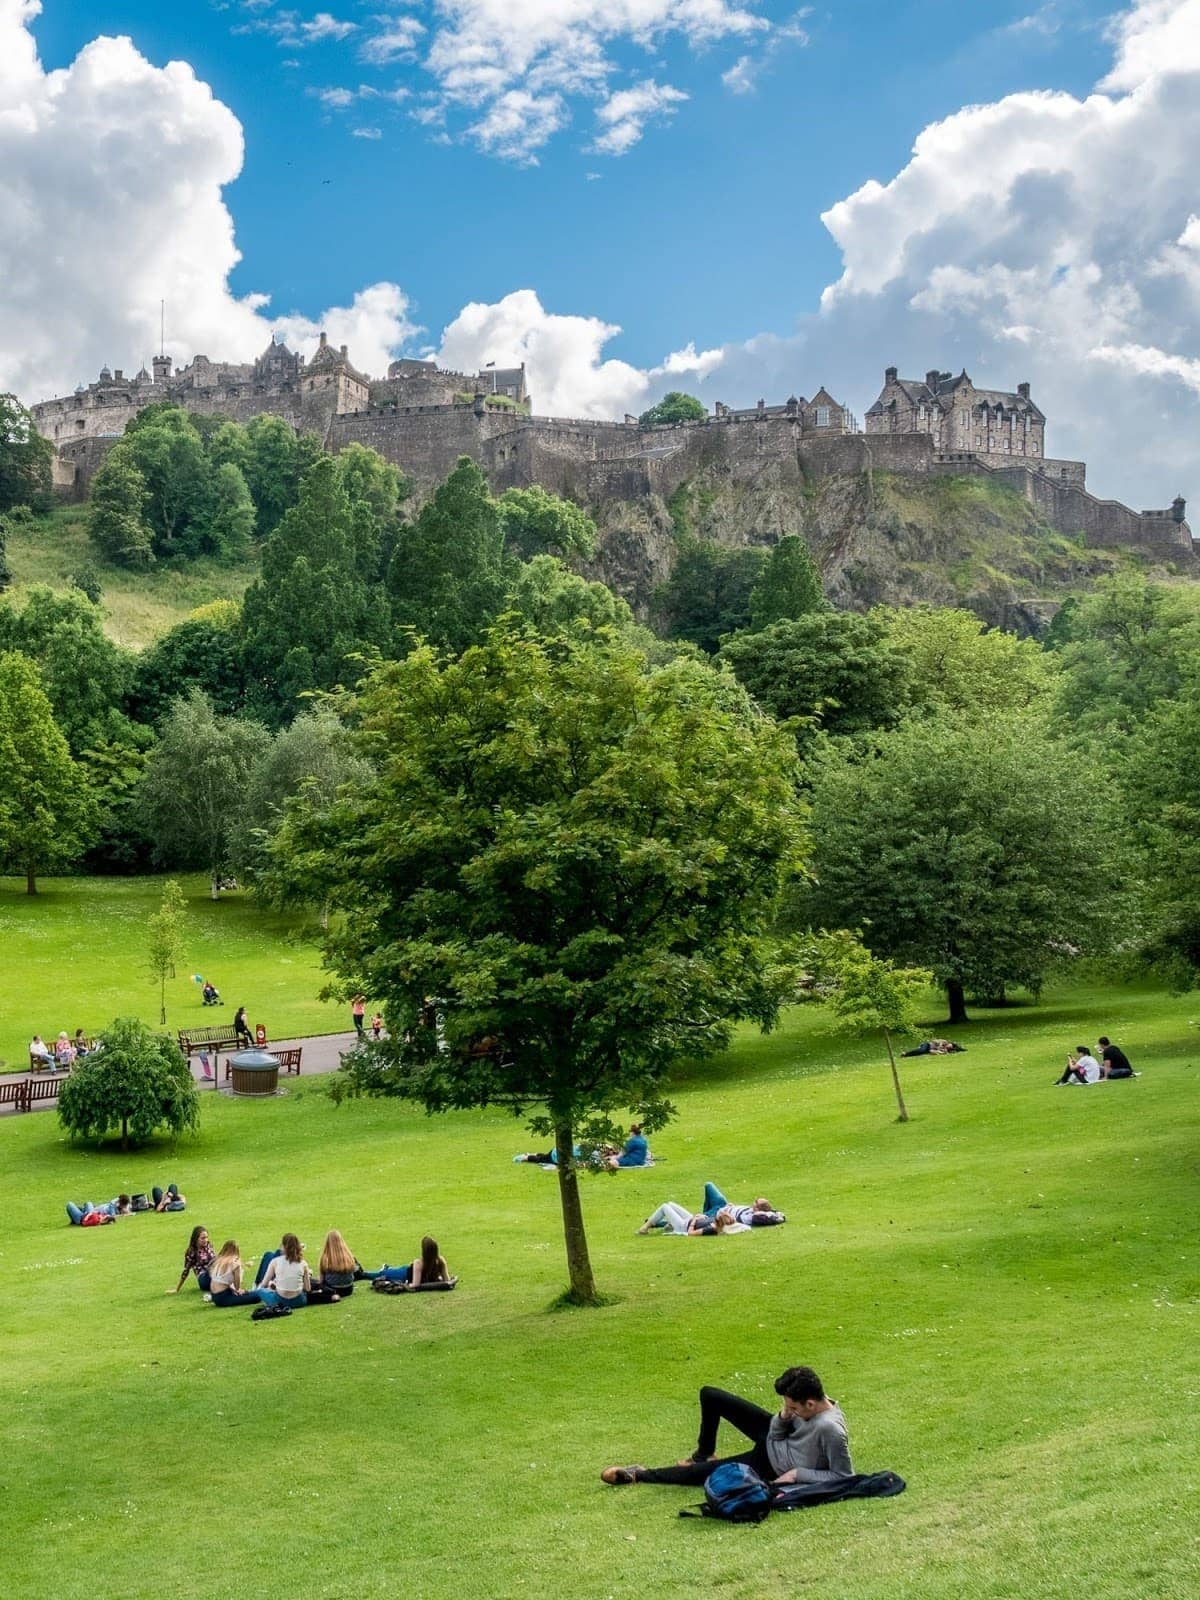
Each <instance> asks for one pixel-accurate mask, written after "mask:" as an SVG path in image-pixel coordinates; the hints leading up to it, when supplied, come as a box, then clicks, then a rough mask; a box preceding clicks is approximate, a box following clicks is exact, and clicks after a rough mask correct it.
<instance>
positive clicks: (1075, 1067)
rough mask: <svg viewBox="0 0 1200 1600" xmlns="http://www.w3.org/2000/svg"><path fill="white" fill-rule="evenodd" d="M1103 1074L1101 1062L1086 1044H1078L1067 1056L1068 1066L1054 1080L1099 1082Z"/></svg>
mask: <svg viewBox="0 0 1200 1600" xmlns="http://www.w3.org/2000/svg"><path fill="white" fill-rule="evenodd" d="M1100 1076H1101V1067H1100V1063H1099V1062H1098V1061H1097V1060H1096V1058H1095V1056H1094V1055H1093V1054H1092V1053H1091V1051H1090V1050H1089V1049H1088V1047H1087V1045H1085V1044H1077V1045H1076V1046H1075V1048H1074V1050H1072V1051H1071V1052H1070V1054H1069V1055H1068V1056H1067V1066H1066V1070H1065V1071H1064V1073H1063V1075H1062V1077H1061V1078H1056V1079H1055V1080H1054V1081H1055V1083H1056V1084H1059V1083H1099V1082H1100Z"/></svg>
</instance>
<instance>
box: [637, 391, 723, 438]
mask: <svg viewBox="0 0 1200 1600" xmlns="http://www.w3.org/2000/svg"><path fill="white" fill-rule="evenodd" d="M707 415H708V412H707V411H706V410H705V409H704V403H703V401H701V400H697V399H696V397H695V395H694V394H684V393H683V391H682V390H680V389H671V390H669V391H668V393H666V394H665V395H663V397H662V399H661V400H660V401H659V402H658V404H657V405H653V406H651V407H650V409H649V410H648V411H643V412H642V414H641V416H640V417H639V418H638V421H639V422H640V423H641V425H642V426H643V428H649V427H652V426H653V425H654V423H656V422H700V421H702V420H703V419H704V418H705V417H706V416H707Z"/></svg>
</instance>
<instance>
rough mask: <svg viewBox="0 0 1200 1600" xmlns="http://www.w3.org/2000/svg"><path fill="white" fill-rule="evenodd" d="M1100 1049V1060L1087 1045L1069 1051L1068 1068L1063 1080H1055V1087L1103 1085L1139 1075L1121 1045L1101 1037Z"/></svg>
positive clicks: (1077, 1046) (1064, 1072)
mask: <svg viewBox="0 0 1200 1600" xmlns="http://www.w3.org/2000/svg"><path fill="white" fill-rule="evenodd" d="M1098 1048H1099V1051H1100V1059H1099V1060H1097V1059H1096V1057H1095V1056H1094V1055H1093V1054H1092V1051H1091V1050H1090V1048H1089V1047H1088V1046H1087V1045H1086V1044H1077V1045H1076V1046H1075V1048H1074V1050H1071V1051H1068V1053H1067V1065H1066V1068H1065V1069H1064V1071H1063V1075H1062V1077H1061V1078H1055V1080H1054V1082H1055V1085H1056V1086H1057V1085H1058V1084H1062V1083H1101V1082H1103V1081H1105V1080H1106V1079H1109V1078H1136V1077H1137V1073H1136V1072H1135V1071H1134V1070H1133V1068H1132V1067H1131V1066H1130V1064H1129V1057H1128V1056H1127V1055H1126V1054H1125V1052H1124V1050H1122V1049H1121V1047H1120V1046H1119V1045H1115V1044H1112V1043H1111V1042H1110V1041H1109V1040H1108V1039H1106V1038H1104V1037H1103V1035H1101V1038H1100V1043H1099V1046H1098Z"/></svg>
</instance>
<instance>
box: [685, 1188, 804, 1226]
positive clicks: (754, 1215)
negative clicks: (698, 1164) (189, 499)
mask: <svg viewBox="0 0 1200 1600" xmlns="http://www.w3.org/2000/svg"><path fill="white" fill-rule="evenodd" d="M700 1209H701V1210H702V1211H703V1212H704V1214H705V1216H706V1217H715V1216H716V1214H717V1212H718V1211H728V1212H730V1213H731V1214H732V1216H733V1220H734V1221H735V1222H744V1223H745V1224H746V1226H747V1227H748V1228H777V1227H778V1226H779V1225H780V1223H781V1222H786V1221H787V1218H786V1217H785V1216H784V1214H783V1212H782V1211H776V1209H775V1207H774V1206H773V1205H772V1204H771V1202H770V1201H769V1200H768V1199H767V1197H766V1195H763V1194H760V1195H759V1197H758V1199H757V1200H755V1201H754V1203H753V1204H752V1205H748V1206H746V1205H743V1206H735V1205H731V1204H730V1202H729V1201H728V1200H726V1198H725V1196H724V1195H723V1194H722V1193H721V1191H720V1189H718V1188H717V1186H716V1184H715V1183H706V1184H705V1185H704V1204H703V1206H702V1207H701V1208H700Z"/></svg>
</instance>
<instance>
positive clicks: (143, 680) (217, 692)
mask: <svg viewBox="0 0 1200 1600" xmlns="http://www.w3.org/2000/svg"><path fill="white" fill-rule="evenodd" d="M192 689H199V690H201V691H202V692H203V693H204V694H205V695H207V697H208V699H209V700H210V701H211V702H212V706H213V709H214V710H215V711H216V712H217V713H218V714H219V715H221V716H233V715H235V714H236V713H237V712H240V711H241V710H242V709H243V708H244V706H245V704H246V664H245V659H244V654H243V647H242V608H241V606H240V605H238V604H237V603H236V602H235V601H232V600H214V601H211V602H210V603H209V604H208V605H206V606H200V607H199V608H198V609H197V610H195V611H193V612H192V613H191V615H190V616H188V617H185V618H184V620H183V621H182V622H177V623H176V624H175V626H174V627H173V628H168V630H167V631H166V633H160V634H159V636H158V638H157V639H155V640H154V642H153V644H150V645H147V646H146V648H145V649H144V650H142V651H140V652H139V653H138V656H137V658H136V660H135V662H134V668H133V680H132V683H131V685H130V688H129V699H128V704H129V710H130V714H131V715H132V716H134V717H136V718H137V719H138V721H139V722H145V723H156V722H158V721H159V719H160V718H161V717H162V716H164V715H165V714H166V712H167V711H168V710H169V709H170V705H171V702H172V701H173V700H177V699H179V698H181V697H186V696H187V695H188V694H189V693H190V691H191V690H192Z"/></svg>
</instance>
